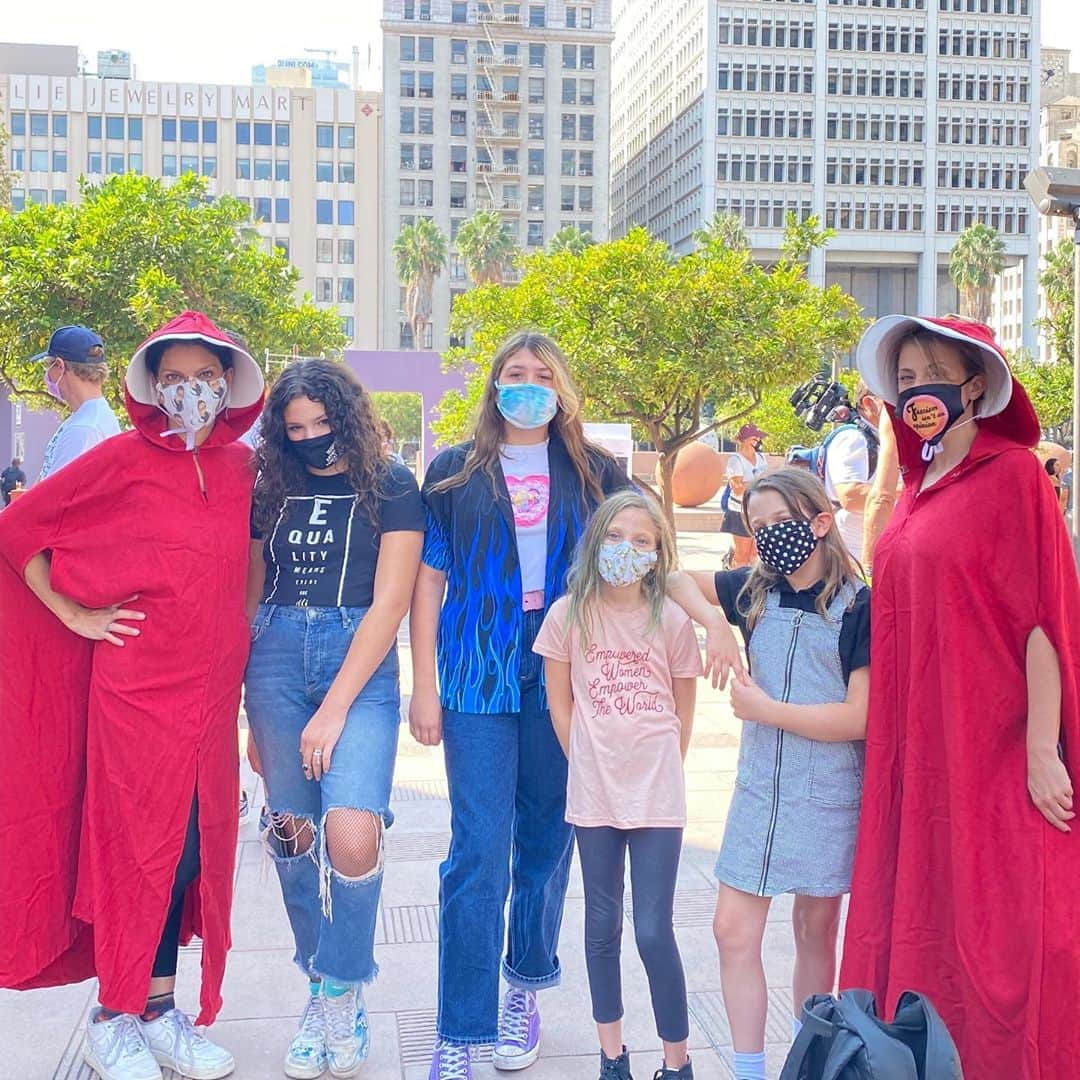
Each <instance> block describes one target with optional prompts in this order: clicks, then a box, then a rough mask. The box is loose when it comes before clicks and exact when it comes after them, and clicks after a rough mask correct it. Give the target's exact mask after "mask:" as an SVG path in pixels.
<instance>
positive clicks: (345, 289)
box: [337, 277, 356, 304]
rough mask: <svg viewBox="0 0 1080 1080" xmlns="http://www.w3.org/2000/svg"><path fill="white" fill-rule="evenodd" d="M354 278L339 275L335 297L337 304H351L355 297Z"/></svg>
mask: <svg viewBox="0 0 1080 1080" xmlns="http://www.w3.org/2000/svg"><path fill="white" fill-rule="evenodd" d="M354 287H355V280H354V279H353V278H351V277H339V278H338V282H337V298H338V303H339V304H351V303H353V301H354V300H355V299H356V297H355V291H354Z"/></svg>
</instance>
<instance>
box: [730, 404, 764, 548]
mask: <svg viewBox="0 0 1080 1080" xmlns="http://www.w3.org/2000/svg"><path fill="white" fill-rule="evenodd" d="M764 439H765V432H764V431H762V430H761V428H759V427H756V426H755V425H754V424H743V426H742V427H741V428H739V433H738V434H737V435H736V436H735V445H736V452H735V453H734V454H732V455H731V456H730V457H729V458H728V461H727V482H728V487H729V489H730V491H729V494H728V500H727V508H726V509H725V511H724V523H723V527H722V530H721V531H723V532H726V533H730V535H731V538H732V540H733V541H734V543H735V555H734V558H733V559H732V562H731V565H732V568H737V567H740V566H749V565H750V563H751V561H752V560H753V558H754V540H753V537H752V536H751V535H750V533H749V532H747V529H746V524H745V522H744V521H743V512H742V506H743V504H742V497H743V495H744V494H745V492H746V489H747V488H748V487H749V486H750V485H751V484H752V483H753V482H754V481H755V480H756V479H757V478H758V477H759V476H764V475H765V470H766V468H767V467H768V465H767V463H766V461H765V455H764V454H762V452H761V447H762V445H763V440H764Z"/></svg>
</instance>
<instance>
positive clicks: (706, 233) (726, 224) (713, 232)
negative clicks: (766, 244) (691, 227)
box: [694, 214, 750, 251]
mask: <svg viewBox="0 0 1080 1080" xmlns="http://www.w3.org/2000/svg"><path fill="white" fill-rule="evenodd" d="M694 239H695V240H696V241H697V242H698V243H699V244H700V245H701V246H702V247H707V246H709V245H710V244H717V245H719V246H720V247H723V248H727V249H728V250H729V251H749V250H750V240H749V238H748V237H747V235H746V229H745V228H744V226H743V221H742V218H741V217H740V216H739V215H738V214H717V215H716V216H715V217H714V218H713V219H712V221H710V222H709V224H708V225H706V226H705V228H704V229H698V231H697V232H696V233H694Z"/></svg>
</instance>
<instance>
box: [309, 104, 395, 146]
mask: <svg viewBox="0 0 1080 1080" xmlns="http://www.w3.org/2000/svg"><path fill="white" fill-rule="evenodd" d="M403 112H404V110H403ZM315 145H316V146H319V147H322V148H324V149H325V148H327V147H332V146H333V145H334V125H333V124H316V125H315Z"/></svg>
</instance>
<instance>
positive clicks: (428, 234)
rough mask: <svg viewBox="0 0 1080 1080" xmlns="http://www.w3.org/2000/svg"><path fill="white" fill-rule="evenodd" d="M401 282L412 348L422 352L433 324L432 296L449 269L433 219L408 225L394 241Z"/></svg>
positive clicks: (444, 248)
mask: <svg viewBox="0 0 1080 1080" xmlns="http://www.w3.org/2000/svg"><path fill="white" fill-rule="evenodd" d="M394 259H395V262H396V264H397V276H398V281H400V282H401V284H402V285H403V286H404V288H405V318H406V319H407V320H408V323H409V326H410V327H411V328H412V335H413V348H414V349H419V348H420V343H421V342H422V341H423V340H424V331H425V329H426V328H427V326H428V325H429V324H430V323H431V294H432V290H433V288H434V285H435V279H436V278H437V277H438V276H439V274H441V273H442V271H443V268H444V267H445V266H446V237H445V236H444V235H443V234H442V233H441V232H440V231H439V227H438V226H437V225H436V224H435V222H433V221H432V220H431V219H430V218H420V220H419V221H417V223H416V224H415V225H406V226H405V227H404V228H403V229H402V230H401V232H399V233H398V237H397V239H396V240H395V241H394Z"/></svg>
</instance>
